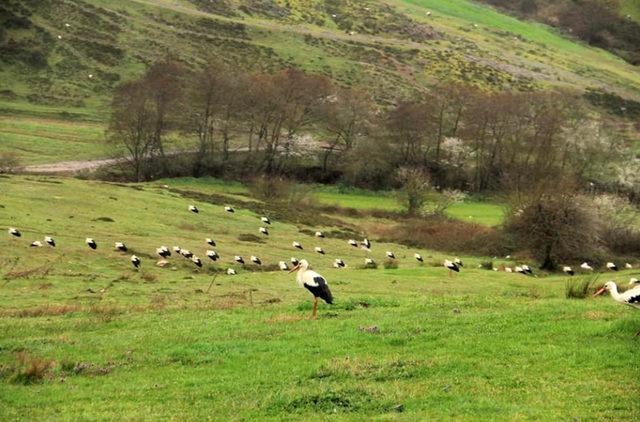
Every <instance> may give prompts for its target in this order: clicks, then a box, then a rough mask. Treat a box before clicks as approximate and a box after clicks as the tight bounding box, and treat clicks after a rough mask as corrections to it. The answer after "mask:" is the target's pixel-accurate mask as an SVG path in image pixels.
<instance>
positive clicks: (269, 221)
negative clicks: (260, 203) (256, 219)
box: [260, 217, 271, 224]
mask: <svg viewBox="0 0 640 422" xmlns="http://www.w3.org/2000/svg"><path fill="white" fill-rule="evenodd" d="M260 221H262V222H263V223H264V224H271V220H269V217H262V218H260Z"/></svg>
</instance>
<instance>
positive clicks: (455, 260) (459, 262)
mask: <svg viewBox="0 0 640 422" xmlns="http://www.w3.org/2000/svg"><path fill="white" fill-rule="evenodd" d="M453 263H454V264H456V265H457V266H458V267H460V268H462V267H464V264H463V263H462V260H461V259H460V258H457V257H456V258H453Z"/></svg>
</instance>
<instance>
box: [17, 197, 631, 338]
mask: <svg viewBox="0 0 640 422" xmlns="http://www.w3.org/2000/svg"><path fill="white" fill-rule="evenodd" d="M188 210H189V211H190V212H192V213H195V214H198V213H199V212H200V211H199V209H198V207H196V206H195V205H189V207H188ZM224 210H225V211H226V212H228V213H234V212H235V210H234V209H233V208H232V207H230V206H225V207H224ZM260 220H261V222H262V223H264V224H266V225H271V220H270V219H269V218H268V217H261V218H260ZM258 230H259V232H260V233H261V234H263V235H265V236H268V235H269V230H268V229H267V228H266V227H259V229H258ZM8 232H9V234H10V235H11V236H14V237H21V236H22V233H21V232H20V230H18V229H17V228H15V227H11V228H9V230H8ZM315 236H316V237H318V238H324V234H323V233H322V232H320V231H317V232H315ZM205 242H206V244H207V245H209V246H212V247H215V246H216V242H215V241H214V240H213V239H211V238H206V239H205ZM44 243H46V244H47V245H48V246H50V247H56V241H55V239H54V238H53V237H52V236H45V237H44ZM85 243H86V244H87V246H88V247H89V248H90V249H92V250H95V249H97V248H98V244H97V242H96V241H95V240H94V239H93V238H89V237H88V238H86V239H85ZM348 244H349V245H350V246H352V247H355V248H357V247H358V246H361V247H362V249H363V250H365V251H367V252H370V251H371V242H370V241H369V240H368V239H364V240H363V241H362V242H360V243H358V241H356V240H354V239H349V241H348ZM291 245H292V246H293V247H294V248H295V249H299V250H302V249H303V246H302V244H301V243H300V242H298V241H293V242H292V244H291ZM30 246H31V247H36V248H37V247H42V246H44V245H43V243H42V241H40V240H35V241H33V242H32V243H31V245H30ZM114 248H115V249H116V250H117V251H120V252H127V251H128V248H127V246H126V244H125V243H124V242H115V244H114ZM172 251H173V252H174V253H176V254H178V255H181V256H183V257H184V258H186V259H189V260H191V262H192V263H193V264H194V265H195V266H196V267H198V268H201V267H202V266H203V263H202V260H201V259H200V258H199V257H198V256H196V255H195V254H194V253H193V252H191V251H189V250H187V249H183V248H181V247H180V246H174V247H173V248H172V249H169V248H168V247H167V246H164V245H163V246H160V247H159V248H156V254H157V255H158V256H159V257H160V260H159V261H158V262H157V263H156V265H157V266H160V267H164V266H166V265H167V264H168V261H166V258H168V257H170V256H171V254H172ZM314 251H315V252H316V253H318V254H321V255H324V254H325V251H324V249H323V248H322V247H319V246H316V247H314ZM385 255H386V257H387V258H388V259H391V260H395V259H396V256H395V254H394V253H393V252H392V251H386V254H385ZM206 256H207V258H209V259H210V260H212V261H217V260H218V259H220V255H218V253H217V252H216V251H215V250H213V249H209V250H207V251H206ZM414 258H415V259H416V260H417V261H418V262H421V263H422V262H424V259H423V258H422V255H420V254H419V253H415V254H414ZM506 258H507V259H510V256H507V257H506ZM233 260H234V262H236V263H238V264H241V265H244V264H245V260H244V258H243V257H242V256H240V255H236V256H234V259H233ZM250 260H251V262H252V263H253V264H255V265H262V260H261V259H260V258H258V257H257V256H253V255H252V256H251V257H250ZM130 261H131V264H132V265H133V266H134V267H135V268H136V269H138V268H140V266H141V265H142V260H141V259H140V257H138V256H136V255H131V258H130ZM290 262H291V265H292V266H293V268H292V269H289V265H288V264H287V262H285V261H280V262H279V263H278V267H279V269H280V270H282V271H289V273H293V272H297V275H296V278H297V281H298V284H299V286H300V287H304V288H306V289H307V290H309V291H310V292H311V293H312V294H313V298H314V299H313V300H314V302H313V317H314V318H315V317H316V315H317V304H318V298H320V299H323V300H324V301H325V302H326V303H329V304H331V303H333V295H332V293H331V291H330V289H329V285H328V283H327V281H326V279H325V278H324V277H323V276H322V275H320V274H318V273H317V272H315V271H312V270H311V269H310V264H309V262H308V261H307V260H305V259H302V260H298V259H297V258H295V257H291V259H290ZM373 265H375V261H374V260H373V258H370V257H367V258H365V266H373ZM463 265H464V264H463V262H462V260H460V259H459V258H454V259H453V260H449V259H446V260H445V261H444V262H443V266H444V267H445V268H447V269H448V270H449V277H451V276H453V274H454V273H457V272H460V269H461V268H462V267H463ZM333 267H334V268H344V267H346V264H345V262H344V260H342V259H341V258H336V259H335V260H334V262H333ZM580 268H581V269H582V270H583V271H593V267H591V265H589V264H588V263H587V262H583V263H582V264H581V265H580ZM625 268H626V269H630V268H633V266H632V265H631V264H629V263H626V264H625ZM606 269H607V270H610V271H618V267H617V265H616V264H615V263H613V262H607V264H606ZM493 270H494V271H499V270H501V271H505V272H515V273H520V274H525V275H527V274H533V270H532V269H531V268H530V267H529V266H528V265H526V264H522V265H518V266H515V267H513V268H511V267H505V266H504V265H502V266H501V268H500V269H498V268H493ZM562 271H563V272H564V273H566V274H568V275H569V276H573V275H574V274H575V271H574V270H573V269H572V268H571V267H570V266H564V267H563V268H562ZM227 274H228V275H236V270H235V269H233V268H228V269H227ZM629 284H630V285H632V287H631V288H630V289H628V290H626V291H624V292H622V293H619V292H618V287H617V285H616V283H614V282H613V281H608V282H607V283H606V284H605V285H604V287H602V288H601V289H600V290H598V291H597V292H596V294H595V295H594V297H595V296H597V295H600V294H601V293H603V292H605V291H608V292H610V294H611V296H612V298H613V299H614V300H615V301H617V302H619V303H622V304H626V305H630V306H633V307H635V308H636V309H640V282H639V281H638V279H637V278H631V279H630V281H629ZM636 285H637V286H636ZM637 335H640V331H639V332H638V333H637Z"/></svg>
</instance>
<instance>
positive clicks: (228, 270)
mask: <svg viewBox="0 0 640 422" xmlns="http://www.w3.org/2000/svg"><path fill="white" fill-rule="evenodd" d="M236 274H238V273H237V272H236V270H234V269H233V268H227V275H236Z"/></svg>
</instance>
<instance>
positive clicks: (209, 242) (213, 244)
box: [205, 237, 216, 246]
mask: <svg viewBox="0 0 640 422" xmlns="http://www.w3.org/2000/svg"><path fill="white" fill-rule="evenodd" d="M205 242H206V243H207V245H211V246H216V242H215V241H214V240H213V239H210V238H208V237H207V238H206V239H205Z"/></svg>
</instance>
